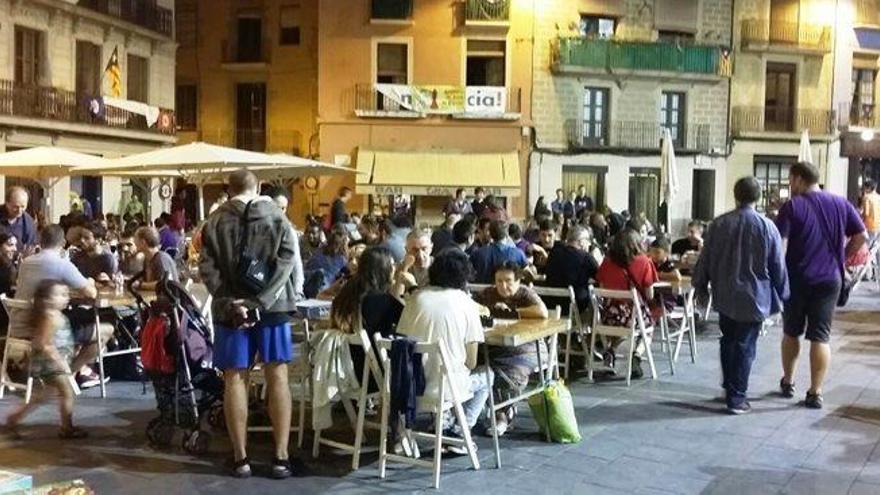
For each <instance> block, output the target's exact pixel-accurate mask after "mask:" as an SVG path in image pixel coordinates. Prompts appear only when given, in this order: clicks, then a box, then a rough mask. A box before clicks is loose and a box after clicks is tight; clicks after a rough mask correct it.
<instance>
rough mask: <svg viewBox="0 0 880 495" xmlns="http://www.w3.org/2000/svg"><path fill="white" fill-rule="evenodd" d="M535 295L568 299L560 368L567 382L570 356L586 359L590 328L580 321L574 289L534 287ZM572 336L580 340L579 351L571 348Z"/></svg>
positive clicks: (569, 287)
mask: <svg viewBox="0 0 880 495" xmlns="http://www.w3.org/2000/svg"><path fill="white" fill-rule="evenodd" d="M533 288H534V290H535V293H537V294H538V296H539V297H541V298H545V297H558V298H563V299H568V301H569V303H568V308H569V309H568V312H569V318H571V328H570V329H569V330H568V332H566V334H565V361H564V362H563V364H562V366H563V367H564V368H565V375H564V376H565V381H568V377H569V376H570V375H571V356H583V357H584V359H586V357H587V354H588V353H589V352H590V350H589V349H587V339H588V338H589V335H590V327H589V325H587V326H585V325H584V324H583V322H582V321H581V312H580V309H579V308H578V304H577V298H576V297H575V295H574V287H571V286H568V287H565V288H562V287H542V286H538V285H536V286H534V287H533ZM574 336H577V337H579V338H580V341H581V350H580V351H577V350H573V349H572V348H571V347H572V345H571V341H572V340H573V338H574ZM557 378H558V377H557Z"/></svg>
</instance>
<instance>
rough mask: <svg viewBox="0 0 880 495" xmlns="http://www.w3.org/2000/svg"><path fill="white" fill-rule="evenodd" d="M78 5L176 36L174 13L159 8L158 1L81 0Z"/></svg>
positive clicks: (169, 35) (166, 34)
mask: <svg viewBox="0 0 880 495" xmlns="http://www.w3.org/2000/svg"><path fill="white" fill-rule="evenodd" d="M74 3H76V2H74ZM77 5H79V6H80V7H84V8H87V9H89V10H93V11H95V12H99V13H101V14H105V15H109V16H112V17H116V18H119V19H122V20H123V21H126V22H130V23H132V24H136V25H138V26H140V27H142V28H146V29H149V30H151V31H155V32H157V33H160V34H163V35H165V36H168V37H169V38H170V37H173V36H174V12H173V11H172V10H170V9H166V8H163V7H159V6H157V5H156V0H146V1H145V0H80V2H79V3H78V4H77Z"/></svg>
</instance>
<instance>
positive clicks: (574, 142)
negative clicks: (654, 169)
mask: <svg viewBox="0 0 880 495" xmlns="http://www.w3.org/2000/svg"><path fill="white" fill-rule="evenodd" d="M590 126H592V127H593V128H592V129H589V127H590ZM565 131H566V134H567V136H568V143H569V146H571V147H572V148H573V149H605V148H613V149H623V150H659V149H660V143H661V141H662V139H663V131H664V126H663V125H661V124H660V123H659V122H635V121H625V120H616V121H612V122H607V123H605V124H604V125H602V126H601V131H600V132H599V133H597V132H595V131H596V129H595V124H593V123H587V122H585V121H583V120H580V119H570V120H567V121H566V122H565ZM673 146H674V147H675V149H676V150H679V151H702V152H707V153H708V152H709V151H710V147H711V126H710V125H709V124H696V123H688V124H687V125H686V126H685V128H684V129H680V130H679V133H678V136H677V139H675V140H674V141H673Z"/></svg>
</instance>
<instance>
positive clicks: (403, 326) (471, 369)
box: [397, 250, 492, 453]
mask: <svg viewBox="0 0 880 495" xmlns="http://www.w3.org/2000/svg"><path fill="white" fill-rule="evenodd" d="M470 271H471V263H470V260H469V259H468V257H467V255H465V254H464V253H461V252H458V251H456V250H446V251H443V252H442V253H439V254H438V255H437V258H435V259H434V262H433V264H431V268H430V270H429V276H430V285H429V286H428V287H426V288H424V289H422V290H420V291H418V292H416V293H414V294H413V295H412V296H410V298H409V299H407V301H406V307H405V308H403V313H402V314H401V315H400V322H399V323H398V324H397V333H398V334H401V335H406V336H409V337H411V338H412V339H413V340H415V341H418V342H428V343H432V342H441V341H442V342H444V343H445V344H446V349H447V350H448V351H449V354H448V357H449V362H448V363H447V365H448V367H449V370H448V374H449V382H447V383H448V385H447V386H452V387H454V388H455V391H456V396H457V397H458V399H459V400H460V401H462V406H463V408H464V415H465V418H466V421H467V425H466V426H465V425H456V426H453V423H454V420H453V418H454V416H453V415H452V414H451V411H447V413H446V414H445V416H444V421H443V430H444V432H443V435H444V436H457V437H461V436H462V435H461V432H462V431H463V430H462V429H461V428H462V427H465V428H469V429H470V428H473V427H474V426H475V425H476V424H477V420H478V419H479V418H480V416H481V415H482V413H483V407H484V406H485V405H486V400H487V399H488V398H489V393H491V390H492V374H491V371H490V372H489V373H488V376H487V373H486V369H485V368H484V367H482V366H481V367H479V368H478V367H477V349H478V347H479V345H480V343H481V342H483V341H484V337H483V325H482V323H481V322H480V309H479V307H478V305H477V303H476V302H474V301H473V299H471V298H470V297H469V296H468V294H467V292H465V290H466V289H467V283H468V278H469V276H470ZM429 359H436V357H434V356H430V357H426V362H425V381H426V384H425V394H424V396H422V398H421V401H420V402H421V404H422V406H423V407H430V406H434V405H436V404H437V401H438V400H439V397H438V393H439V389H438V387H437V386H438V384H439V383H440V380H441V378H442V377H441V376H437V375H436V374H434V368H433V366H431V365H430V363H429V361H428V360H429ZM487 378H488V380H487ZM444 396H445V397H447V398H448V397H451V394H449V393H444ZM449 450H450V451H455V452H456V453H462V449H457V450H456V447H450V448H449Z"/></svg>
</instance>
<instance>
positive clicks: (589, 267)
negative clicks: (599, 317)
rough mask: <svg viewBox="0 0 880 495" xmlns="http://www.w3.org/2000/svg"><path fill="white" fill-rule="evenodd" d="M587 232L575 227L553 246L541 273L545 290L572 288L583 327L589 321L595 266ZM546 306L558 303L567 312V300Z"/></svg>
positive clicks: (584, 229) (596, 267)
mask: <svg viewBox="0 0 880 495" xmlns="http://www.w3.org/2000/svg"><path fill="white" fill-rule="evenodd" d="M589 249H590V231H589V230H587V229H586V228H584V227H582V226H580V225H575V226H574V227H572V228H571V229H569V230H568V236H567V238H566V239H565V243H557V244H556V245H555V246H554V247H553V249H552V250H551V251H550V257H549V259H548V260H547V268H546V269H545V270H544V273H546V275H547V278H546V280H545V284H546V285H547V286H548V287H560V288H567V287H573V288H574V297H575V300H576V301H577V305H578V310H579V311H580V312H581V314H582V315H583V316H582V319H581V321H582V322H584V323H585V324H586V323H588V322H590V321H591V319H589V318H587V319H584V318H585V317H587V316H589V315H588V314H587V311H588V309H589V307H590V281H591V280H592V279H593V278H595V276H596V271H597V270H598V269H599V265H598V264H596V260H595V259H593V255H591V254H590V251H589ZM550 304H559V305H561V306H562V309H563V310H564V311H566V312H568V309H569V303H568V301H567V300H565V301H563V300H553V301H550Z"/></svg>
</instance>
